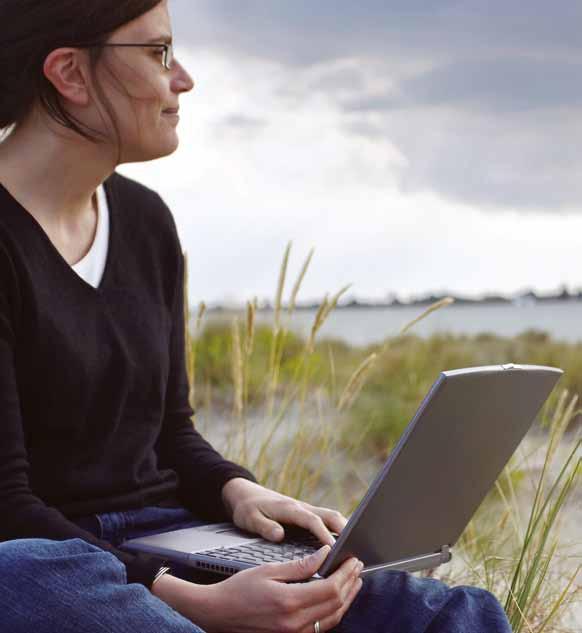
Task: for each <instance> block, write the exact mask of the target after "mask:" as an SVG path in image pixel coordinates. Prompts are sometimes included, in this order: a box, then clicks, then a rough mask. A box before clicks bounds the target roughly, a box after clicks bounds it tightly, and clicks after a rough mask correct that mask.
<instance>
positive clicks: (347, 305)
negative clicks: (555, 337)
mask: <svg viewBox="0 0 582 633" xmlns="http://www.w3.org/2000/svg"><path fill="white" fill-rule="evenodd" d="M447 298H452V299H453V300H454V303H455V305H480V306H484V305H515V306H518V307H521V306H528V305H537V304H547V303H555V302H564V303H582V291H581V292H578V293H570V292H568V291H567V290H563V291H562V292H559V293H557V294H543V295H542V294H537V293H535V292H527V293H524V294H519V295H514V296H509V297H508V296H502V295H486V296H484V297H480V298H471V297H463V296H457V295H453V294H430V295H426V296H421V297H418V298H415V299H411V300H410V301H401V300H400V299H398V297H394V298H393V299H391V300H390V301H362V300H358V299H352V300H351V301H348V302H344V303H340V304H338V305H337V306H336V308H335V310H345V309H352V310H353V309H359V308H362V309H366V310H370V309H385V308H413V307H428V306H430V305H432V304H434V303H437V302H438V301H442V300H443V299H447ZM320 305H321V303H320V302H309V303H302V304H297V305H296V306H295V310H297V311H301V310H307V311H310V310H317V309H318V308H319V306H320ZM207 309H208V311H209V312H233V311H238V310H243V309H244V306H237V305H232V306H225V305H220V304H218V305H212V306H208V307H207ZM274 309H275V307H274V306H273V305H272V304H271V303H269V302H268V301H263V302H260V303H259V305H258V307H257V311H258V312H272V311H274ZM281 309H282V310H284V311H287V310H288V309H289V307H288V306H287V305H282V306H281Z"/></svg>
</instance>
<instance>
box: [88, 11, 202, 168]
mask: <svg viewBox="0 0 582 633" xmlns="http://www.w3.org/2000/svg"><path fill="white" fill-rule="evenodd" d="M171 38H172V29H171V24H170V16H169V13H168V7H167V0H163V2H161V3H160V4H159V5H157V6H156V7H155V8H154V9H152V10H151V11H149V12H148V13H146V14H144V15H142V16H140V17H139V18H137V19H136V20H133V21H132V22H129V23H128V24H126V25H124V26H123V27H121V28H120V29H118V30H117V31H115V32H114V33H113V34H112V36H111V37H110V38H109V40H108V42H107V43H108V44H115V43H123V44H134V43H135V44H145V43H160V44H163V43H166V42H168V41H171ZM162 59H163V46H160V47H159V48H153V47H151V48H150V47H109V46H107V47H105V48H104V49H103V57H102V60H101V61H100V63H99V64H98V66H97V69H96V73H97V77H98V80H99V83H100V85H101V86H102V88H103V90H104V92H105V94H106V96H107V99H108V100H109V101H110V102H111V104H112V106H113V108H114V112H115V117H116V120H117V124H118V127H119V134H120V138H121V160H120V162H121V163H128V162H141V161H147V160H153V159H156V158H160V157H162V156H167V155H168V154H171V153H172V152H174V151H175V150H176V148H177V147H178V144H179V140H178V134H177V126H178V117H177V116H176V115H175V114H170V113H168V112H165V111H166V110H168V109H174V110H175V109H176V108H178V107H179V97H180V94H181V93H183V92H189V91H190V90H192V88H193V87H194V82H193V81H192V78H191V77H190V75H189V74H188V73H187V72H186V70H185V69H184V68H183V67H182V66H181V65H180V63H179V62H178V61H177V60H176V59H175V58H174V61H173V63H172V64H171V69H170V70H168V69H166V68H164V66H163V64H162ZM108 67H109V68H110V69H111V71H112V72H113V74H114V75H115V77H113V76H111V73H110V72H108ZM116 78H117V80H118V81H117V80H116ZM120 84H121V85H120ZM99 110H100V112H101V114H102V115H103V116H104V117H105V120H106V121H107V122H108V123H109V122H110V119H109V116H108V114H107V111H106V110H103V108H101V107H100V108H99ZM108 128H109V125H108ZM112 138H115V136H114V134H112Z"/></svg>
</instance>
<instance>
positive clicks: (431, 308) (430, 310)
mask: <svg viewBox="0 0 582 633" xmlns="http://www.w3.org/2000/svg"><path fill="white" fill-rule="evenodd" d="M454 302H455V300H454V299H453V298H452V297H446V298H445V299H441V300H440V301H437V302H436V303H433V304H432V305H431V306H429V307H428V308H427V309H426V310H425V311H424V312H423V313H422V314H421V315H420V316H419V317H416V319H414V320H412V321H410V323H407V324H406V325H405V326H404V327H403V328H402V330H400V336H403V335H404V334H406V333H407V332H408V331H409V330H410V329H411V328H413V327H414V326H415V325H416V324H417V323H419V322H420V321H422V320H423V319H426V317H427V316H428V315H429V314H432V313H433V312H436V310H440V309H441V308H446V307H447V306H450V305H451V304H452V303H454Z"/></svg>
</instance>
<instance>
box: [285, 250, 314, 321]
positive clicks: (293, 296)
mask: <svg viewBox="0 0 582 633" xmlns="http://www.w3.org/2000/svg"><path fill="white" fill-rule="evenodd" d="M314 253H315V249H313V248H312V249H311V250H310V251H309V255H308V256H307V259H306V260H305V262H304V264H303V267H302V268H301V272H300V273H299V277H297V281H296V282H295V285H294V286H293V290H292V291H291V299H290V300H289V316H291V315H292V314H293V312H294V310H295V306H296V304H297V295H298V294H299V290H300V289H301V284H302V283H303V280H304V279H305V275H306V273H307V269H308V268H309V265H310V264H311V260H312V259H313V254H314Z"/></svg>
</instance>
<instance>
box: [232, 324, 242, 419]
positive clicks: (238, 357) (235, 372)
mask: <svg viewBox="0 0 582 633" xmlns="http://www.w3.org/2000/svg"><path fill="white" fill-rule="evenodd" d="M243 372H244V369H243V358H242V350H241V343H240V332H239V323H238V317H235V318H234V319H233V321H232V380H233V384H234V415H235V416H236V417H238V418H242V414H243V385H244V376H243Z"/></svg>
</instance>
